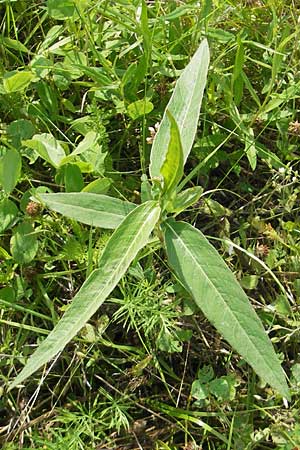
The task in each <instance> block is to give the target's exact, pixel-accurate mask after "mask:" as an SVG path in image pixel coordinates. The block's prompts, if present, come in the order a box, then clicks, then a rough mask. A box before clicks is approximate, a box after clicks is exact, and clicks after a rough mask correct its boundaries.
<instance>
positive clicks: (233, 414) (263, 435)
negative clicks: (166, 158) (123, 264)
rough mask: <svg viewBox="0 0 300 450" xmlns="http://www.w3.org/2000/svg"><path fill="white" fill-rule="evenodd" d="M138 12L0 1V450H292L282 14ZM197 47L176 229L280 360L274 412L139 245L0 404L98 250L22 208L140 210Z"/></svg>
mask: <svg viewBox="0 0 300 450" xmlns="http://www.w3.org/2000/svg"><path fill="white" fill-rule="evenodd" d="M144 6H146V8H145V7H144V8H142V2H140V1H139V0H136V1H134V0H132V1H129V0H128V1H127V0H118V1H115V2H110V1H106V0H97V1H96V0H76V1H75V0H74V1H73V0H63V1H60V2H57V1H53V0H48V1H40V2H27V1H8V0H7V1H2V2H0V16H1V18H2V19H1V36H0V56H1V62H0V75H1V84H0V97H1V101H0V115H1V116H0V128H1V129H0V184H1V188H2V191H1V193H0V232H1V242H0V258H1V261H0V264H1V273H0V285H1V288H0V302H1V304H0V307H1V309H0V322H1V331H0V336H1V337H0V345H1V352H0V353H1V358H0V364H1V371H0V380H1V386H2V387H1V389H3V394H2V395H1V398H0V412H1V419H0V439H1V442H2V446H3V448H6V449H8V448H12V449H15V448H19V447H20V448H49V449H51V448H55V449H57V448H70V449H79V448H87V449H89V448H104V447H107V448H141V447H142V448H157V449H169V448H170V449H177V448H179V449H181V448H182V449H188V448H195V449H198V448H199V449H200V448H212V449H214V448H215V449H230V448H233V449H252V448H253V449H254V448H257V449H260V448H275V449H293V448H295V447H297V446H298V445H300V442H299V441H300V437H299V436H300V433H299V424H298V415H299V400H298V397H299V382H300V375H299V356H298V351H297V344H298V340H299V311H298V304H299V287H300V282H299V280H300V276H299V219H298V210H299V206H298V199H299V174H298V159H299V155H298V140H299V133H300V125H299V123H298V118H299V117H298V115H299V82H300V80H299V68H298V65H299V51H298V46H297V43H298V40H299V24H298V16H299V13H300V11H299V7H298V6H297V4H296V3H294V2H290V3H288V4H286V3H285V2H282V1H280V0H264V1H262V0H261V1H260V0H258V1H255V0H254V1H242V2H236V1H229V0H226V1H218V0H215V1H212V0H211V1H210V0H206V1H204V2H200V3H199V2H198V1H193V0H191V1H182V2H181V1H168V2H164V1H158V0H156V1H153V2H152V1H149V2H145V4H144ZM145 11H146V13H147V14H146V13H145ZM204 37H207V38H208V41H209V45H210V49H211V64H210V70H209V78H208V84H207V88H206V92H205V95H204V100H203V106H202V113H201V117H200V122H199V126H198V130H197V135H196V141H195V144H194V146H193V149H192V153H191V157H190V159H189V161H188V166H187V170H186V174H188V176H186V177H185V178H184V181H183V182H182V183H184V184H186V187H194V186H195V185H201V186H202V188H203V194H202V196H201V198H200V200H199V201H198V202H197V203H196V205H194V206H193V207H191V208H190V210H189V211H187V212H185V213H184V214H182V216H179V218H182V219H184V220H186V221H188V222H190V223H193V224H194V225H196V226H197V228H199V229H201V230H202V231H203V232H204V233H205V234H206V235H208V236H214V237H216V238H217V239H215V240H214V241H213V240H211V242H214V244H215V246H216V248H217V249H218V251H219V252H220V253H221V254H222V255H223V257H224V259H225V260H226V262H227V264H228V265H229V266H230V268H231V269H232V270H233V271H234V272H235V274H236V276H237V278H238V280H239V281H240V283H241V285H242V286H243V288H244V289H246V291H247V293H248V295H249V297H250V299H251V301H252V304H253V306H254V307H255V309H256V312H257V313H258V315H259V316H260V318H261V319H262V321H263V323H264V325H265V328H266V329H267V330H268V333H269V336H270V337H271V338H272V341H273V343H274V345H275V346H276V350H277V353H279V354H281V355H282V360H284V368H285V370H286V372H287V373H288V375H289V378H290V386H291V395H292V400H291V402H290V403H289V405H288V406H287V405H284V404H283V403H282V399H281V398H280V397H279V396H278V395H277V394H276V393H275V392H274V391H272V390H271V389H270V388H268V387H266V386H264V385H263V383H262V382H261V381H260V380H258V379H257V378H256V377H255V375H254V374H253V372H252V371H251V370H250V369H249V367H248V366H247V365H246V364H245V362H244V361H243V360H241V359H240V358H239V357H238V356H237V355H236V354H234V353H232V351H231V348H230V347H229V346H228V345H227V344H226V343H225V342H224V341H222V340H221V338H220V336H219V335H218V334H217V333H216V331H215V330H214V329H213V327H212V326H211V325H209V324H208V322H207V321H206V320H205V319H204V317H203V316H202V315H201V314H199V313H196V316H193V317H194V318H193V317H192V316H191V315H190V314H191V313H192V312H195V307H194V305H193V304H192V303H191V302H190V299H189V296H188V295H187V294H186V292H185V291H184V290H183V289H182V288H181V287H180V286H179V285H178V283H177V282H176V280H175V279H174V278H172V277H170V274H169V271H168V270H167V269H166V265H165V261H164V259H163V257H162V254H161V253H160V252H159V251H155V246H154V251H152V250H151V251H150V250H149V249H147V248H146V249H145V250H144V251H143V253H142V254H140V255H139V257H138V258H136V260H135V261H134V263H133V265H132V266H131V268H130V271H129V273H128V275H126V276H125V277H124V278H123V279H122V280H121V281H120V283H119V285H118V287H117V289H116V290H115V291H114V292H113V294H112V295H111V298H109V301H108V303H107V305H105V306H103V307H102V308H101V309H100V310H99V311H98V313H97V314H96V315H95V316H94V317H93V319H92V320H91V321H90V322H89V323H88V325H87V326H86V327H85V328H84V329H83V330H82V331H81V333H80V335H79V336H78V337H77V339H76V340H75V341H73V342H72V343H70V344H69V345H68V347H67V348H66V349H65V351H64V352H63V354H62V355H61V356H60V358H59V359H58V360H57V361H55V362H54V363H53V364H51V365H49V366H48V368H47V369H45V371H44V372H42V371H41V372H39V373H37V374H36V375H34V376H32V378H31V379H30V380H29V383H28V384H27V385H26V389H23V390H20V392H19V393H18V392H15V391H13V392H10V393H9V394H6V393H5V388H6V386H7V383H8V380H11V379H12V378H13V377H14V376H15V374H16V373H17V372H19V371H20V369H21V368H22V367H23V365H24V363H25V361H26V359H27V357H28V356H29V354H31V353H32V351H33V349H34V348H35V346H36V343H37V342H38V341H39V339H42V338H43V337H44V336H45V335H46V334H47V333H48V330H50V329H52V328H53V326H54V325H55V324H56V323H57V322H58V320H59V318H60V317H61V315H62V313H63V311H65V310H66V308H67V307H68V304H69V302H70V300H71V299H72V298H73V297H74V295H75V293H76V292H77V290H78V289H79V287H80V285H81V284H82V282H83V281H84V280H85V278H86V277H87V276H88V275H89V274H90V273H91V271H92V270H93V269H94V268H95V267H96V266H97V261H98V259H99V256H100V255H101V253H102V249H103V247H104V245H105V243H106V242H107V240H108V238H109V236H110V232H109V231H105V230H102V229H101V230H99V229H94V228H90V227H88V226H84V225H82V224H79V223H78V222H76V221H75V220H72V219H66V218H63V217H62V216H60V215H59V214H56V213H53V212H50V211H48V210H47V209H44V210H41V208H40V207H39V206H37V204H36V203H34V202H32V198H37V196H38V195H43V194H44V193H47V192H59V191H61V192H68V193H72V192H80V191H82V190H83V191H86V192H93V193H96V194H110V195H111V196H113V197H116V198H118V199H122V200H125V199H126V200H128V201H131V202H134V203H139V202H140V194H139V192H138V189H139V185H140V178H141V176H142V175H143V174H145V173H146V168H147V166H148V164H149V158H150V145H149V144H148V142H150V141H151V136H150V134H151V133H150V132H149V130H148V127H154V126H155V124H156V123H157V122H159V121H160V120H161V118H162V114H163V111H164V109H165V106H166V104H167V102H168V100H169V98H170V95H171V93H172V92H173V89H174V83H175V81H176V79H177V78H178V76H179V75H180V73H181V71H182V69H183V68H184V67H185V66H186V64H187V63H188V61H189V60H190V58H191V56H192V55H193V53H194V52H195V50H196V49H197V47H198V45H199V42H200V41H201V40H202V39H203V38H204ZM228 241H230V242H231V243H228ZM46 375H47V377H45V376H46ZM41 380H42V383H40V381H41ZM37 393H38V396H37V395H36V394H37ZM139 446H140V447H139Z"/></svg>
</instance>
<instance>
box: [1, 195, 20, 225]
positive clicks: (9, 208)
mask: <svg viewBox="0 0 300 450" xmlns="http://www.w3.org/2000/svg"><path fill="white" fill-rule="evenodd" d="M17 214H18V208H17V206H16V204H15V203H14V202H12V201H11V200H9V199H8V198H4V199H3V200H1V202H0V233H3V231H4V230H6V228H9V227H10V226H11V225H12V223H13V222H14V220H15V218H16V217H17Z"/></svg>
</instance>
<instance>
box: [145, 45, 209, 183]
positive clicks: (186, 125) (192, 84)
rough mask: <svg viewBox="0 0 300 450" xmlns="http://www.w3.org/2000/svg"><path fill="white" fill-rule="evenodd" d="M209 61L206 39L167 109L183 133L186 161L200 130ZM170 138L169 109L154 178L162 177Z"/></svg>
mask: <svg viewBox="0 0 300 450" xmlns="http://www.w3.org/2000/svg"><path fill="white" fill-rule="evenodd" d="M208 64H209V48H208V44H207V41H206V39H205V40H204V41H203V42H202V43H201V44H200V46H199V48H198V50H197V51H196V53H195V54H194V56H193V57H192V59H191V61H190V62H189V64H188V65H187V66H186V68H185V69H184V70H183V72H182V74H181V75H180V78H179V79H178V81H177V83H176V86H175V89H174V92H173V94H172V97H171V99H170V101H169V103H168V106H167V108H166V109H167V110H169V111H170V112H171V114H172V115H173V117H174V119H175V121H176V123H177V125H178V128H179V132H180V136H181V144H182V149H183V160H184V162H185V161H186V159H187V157H188V155H189V153H190V151H191V148H192V145H193V142H194V137H195V134H196V130H197V124H198V119H199V112H200V107H201V102H202V96H203V91H204V87H205V84H206V76H207V70H208ZM169 141H170V122H169V121H168V118H167V114H166V113H165V114H164V116H163V119H162V121H161V124H160V127H159V130H158V132H157V134H156V136H155V139H154V142H153V145H152V150H151V161H150V175H151V178H153V177H159V176H160V171H161V168H162V165H163V163H164V161H165V159H166V153H167V150H168V145H169Z"/></svg>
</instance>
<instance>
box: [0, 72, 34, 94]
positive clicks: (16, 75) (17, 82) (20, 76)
mask: <svg viewBox="0 0 300 450" xmlns="http://www.w3.org/2000/svg"><path fill="white" fill-rule="evenodd" d="M33 78H34V74H33V73H32V72H29V71H28V70H23V71H22V72H21V71H20V72H17V71H13V72H7V73H6V74H4V77H3V87H4V90H5V92H7V93H8V94H10V93H11V92H20V91H25V89H26V88H27V87H28V86H29V84H30V83H31V81H32V79H33Z"/></svg>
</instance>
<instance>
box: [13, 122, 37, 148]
mask: <svg viewBox="0 0 300 450" xmlns="http://www.w3.org/2000/svg"><path fill="white" fill-rule="evenodd" d="M34 132H35V128H34V126H33V124H32V122H30V120H26V119H18V120H14V121H13V122H11V123H10V124H9V126H8V127H7V134H8V136H9V137H10V138H11V142H12V145H13V146H14V147H16V148H18V147H21V140H22V139H30V138H31V137H32V136H33V135H34Z"/></svg>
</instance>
